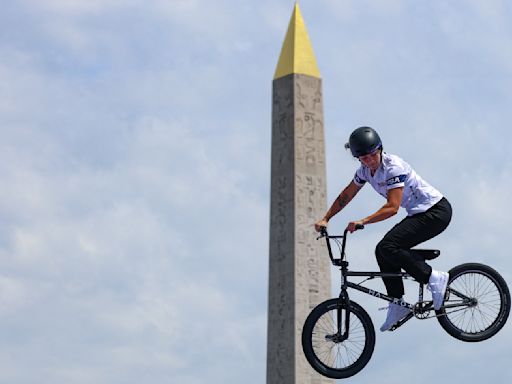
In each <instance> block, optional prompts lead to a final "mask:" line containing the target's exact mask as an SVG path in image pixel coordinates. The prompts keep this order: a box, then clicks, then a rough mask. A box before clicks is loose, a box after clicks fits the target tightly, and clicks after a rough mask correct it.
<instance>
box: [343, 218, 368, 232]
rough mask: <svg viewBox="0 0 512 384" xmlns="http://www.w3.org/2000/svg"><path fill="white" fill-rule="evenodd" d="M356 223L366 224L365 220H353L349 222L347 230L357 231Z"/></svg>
mask: <svg viewBox="0 0 512 384" xmlns="http://www.w3.org/2000/svg"><path fill="white" fill-rule="evenodd" d="M356 225H364V223H363V220H358V221H351V222H350V223H348V225H347V231H349V232H350V233H352V232H354V231H357V229H356Z"/></svg>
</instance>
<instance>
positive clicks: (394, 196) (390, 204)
mask: <svg viewBox="0 0 512 384" xmlns="http://www.w3.org/2000/svg"><path fill="white" fill-rule="evenodd" d="M403 193H404V187H398V188H393V189H389V190H388V193H387V201H386V204H384V205H383V206H382V207H381V208H380V209H379V210H378V211H377V212H375V213H374V214H373V215H370V216H368V217H365V218H364V219H363V220H361V224H363V225H365V224H371V223H377V222H379V221H382V220H386V219H388V218H390V217H391V216H394V215H396V214H397V213H398V209H399V208H400V202H401V201H402V195H403Z"/></svg>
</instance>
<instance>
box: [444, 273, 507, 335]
mask: <svg viewBox="0 0 512 384" xmlns="http://www.w3.org/2000/svg"><path fill="white" fill-rule="evenodd" d="M449 273H450V279H449V281H448V287H447V289H446V296H445V301H444V305H443V306H442V307H441V309H440V310H439V311H437V312H436V313H437V315H438V318H437V319H438V321H439V323H440V324H441V326H442V327H443V329H444V330H445V331H446V332H448V333H449V334H450V335H452V336H453V337H455V338H456V339H459V340H462V341H469V342H475V341H483V340H486V339H488V338H490V337H492V336H494V335H495V334H496V333H498V332H499V331H500V329H501V328H503V326H504V325H505V323H506V321H507V318H508V315H509V313H510V293H509V290H508V287H507V283H506V282H505V280H504V279H503V277H501V275H500V274H499V273H498V272H497V271H495V270H494V269H492V268H491V267H489V266H487V265H484V264H478V263H467V264H461V265H458V266H456V267H454V268H452V269H451V270H450V272H449ZM440 315H441V316H440Z"/></svg>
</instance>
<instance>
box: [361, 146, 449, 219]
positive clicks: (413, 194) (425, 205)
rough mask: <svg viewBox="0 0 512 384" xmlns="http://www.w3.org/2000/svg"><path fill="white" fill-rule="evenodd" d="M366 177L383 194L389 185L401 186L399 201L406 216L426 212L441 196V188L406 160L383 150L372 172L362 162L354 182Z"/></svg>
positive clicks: (365, 179) (363, 179)
mask: <svg viewBox="0 0 512 384" xmlns="http://www.w3.org/2000/svg"><path fill="white" fill-rule="evenodd" d="M367 181H368V182H369V183H370V184H371V185H372V187H373V188H374V189H375V190H376V191H377V192H378V193H379V194H381V195H382V196H384V197H385V198H387V192H388V191H389V190H390V189H393V188H399V187H403V188H404V190H403V195H402V201H401V203H400V205H401V206H402V207H403V208H405V209H406V210H407V214H408V215H409V216H412V215H415V214H417V213H421V212H425V211H426V210H428V209H429V208H430V207H432V206H433V205H435V204H436V203H438V202H439V201H440V200H441V199H442V198H443V195H442V194H441V192H439V191H438V190H437V189H435V188H434V187H432V186H431V185H430V184H428V183H427V182H426V181H425V180H423V179H422V178H421V177H420V176H419V175H418V174H417V173H416V172H415V171H414V169H412V168H411V166H410V165H409V164H407V163H406V162H405V161H403V160H402V159H401V158H400V157H398V156H395V155H392V154H389V153H385V152H382V162H381V165H380V166H379V168H378V169H377V170H376V171H375V174H374V175H373V176H372V175H371V171H370V169H369V168H368V167H365V166H364V165H362V164H361V167H359V169H358V170H357V171H356V174H355V176H354V183H355V184H356V185H358V186H359V187H362V186H363V185H364V184H365V183H366V182H367Z"/></svg>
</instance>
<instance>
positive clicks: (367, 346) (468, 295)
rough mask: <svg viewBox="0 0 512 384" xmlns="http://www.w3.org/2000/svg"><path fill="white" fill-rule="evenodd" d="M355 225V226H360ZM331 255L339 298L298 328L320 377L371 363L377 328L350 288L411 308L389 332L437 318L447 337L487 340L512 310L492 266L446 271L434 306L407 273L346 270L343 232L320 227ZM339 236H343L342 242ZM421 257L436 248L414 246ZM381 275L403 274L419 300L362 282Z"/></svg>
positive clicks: (317, 309)
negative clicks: (439, 298) (337, 254)
mask: <svg viewBox="0 0 512 384" xmlns="http://www.w3.org/2000/svg"><path fill="white" fill-rule="evenodd" d="M363 228H364V226H362V225H359V226H358V227H356V229H363ZM321 238H325V239H326V243H327V250H328V252H329V257H330V259H331V262H332V264H333V265H334V266H337V267H339V268H340V271H341V290H340V294H339V297H338V298H333V299H330V300H326V301H324V302H322V303H320V304H319V305H317V306H316V307H315V308H314V309H313V310H312V311H311V313H310V314H309V316H308V317H307V318H306V321H305V323H304V327H303V329H302V349H303V351H304V354H305V356H306V359H307V361H308V362H309V364H310V365H311V366H312V367H313V368H314V369H315V370H316V371H317V372H319V373H320V374H321V375H323V376H326V377H330V378H333V379H343V378H347V377H350V376H353V375H355V374H356V373H358V372H359V371H361V370H362V369H363V368H364V367H365V366H366V364H367V363H368V362H369V361H370V359H371V357H372V354H373V350H374V347H375V329H374V326H373V323H372V320H371V318H370V316H369V315H368V313H367V312H366V311H365V310H364V309H363V307H361V306H360V305H359V304H357V303H356V302H354V301H352V300H350V298H349V295H348V292H347V290H348V288H352V289H355V290H357V291H360V292H363V293H366V294H368V295H371V296H373V297H376V298H379V299H382V300H386V301H388V302H395V303H397V304H400V305H403V306H405V307H407V308H409V309H410V312H409V313H408V314H407V316H405V317H404V318H403V319H402V320H400V321H399V322H398V323H396V324H395V325H394V326H393V327H392V328H391V329H390V330H391V331H394V330H396V329H397V328H399V327H401V326H402V325H403V324H404V323H406V322H407V321H409V320H410V319H412V318H413V317H415V318H417V319H422V320H424V319H429V318H436V319H437V320H438V322H439V324H440V325H441V327H442V328H443V329H444V330H445V331H446V332H448V333H449V334H450V335H451V336H453V337H455V338H456V339H458V340H462V341H467V342H478V341H483V340H486V339H488V338H490V337H492V336H494V335H495V334H496V333H498V332H499V331H500V330H501V329H502V328H503V326H504V325H505V322H506V321H507V318H508V315H509V312H510V293H509V289H508V287H507V284H506V282H505V280H504V279H503V277H501V275H500V274H499V273H498V272H497V271H496V270H494V269H493V268H491V267H489V266H487V265H484V264H479V263H465V264H461V265H457V266H456V267H453V268H452V269H450V271H449V275H450V277H449V280H448V286H447V288H446V294H445V300H444V304H443V305H442V307H441V308H440V309H439V310H437V311H436V310H434V306H433V302H432V300H425V299H424V297H423V294H424V284H422V283H420V282H418V281H416V280H415V279H414V278H412V277H411V276H410V275H409V274H407V273H406V272H400V273H383V272H355V271H350V270H349V269H348V265H349V264H348V262H347V261H346V256H345V247H346V243H347V230H345V232H344V234H343V236H330V235H329V234H328V233H327V230H326V229H322V231H321V232H320V236H319V237H318V238H317V240H318V239H321ZM340 239H341V240H342V241H341V242H340ZM331 240H333V241H335V243H336V244H337V245H338V248H339V250H340V258H334V257H333V252H332V248H331ZM411 251H412V252H416V253H417V254H419V255H421V256H422V257H423V258H424V259H425V260H432V259H434V258H436V257H437V256H439V254H440V251H439V250H434V249H412V250H411ZM349 277H366V279H365V280H363V281H362V282H360V283H357V284H356V283H353V282H350V281H348V279H347V278H349ZM382 277H401V278H402V279H410V280H414V281H416V282H417V283H418V284H419V296H418V301H417V302H416V303H414V304H412V303H407V302H398V300H397V299H395V298H393V297H390V296H388V295H386V294H384V293H381V292H378V291H375V290H372V289H369V288H368V287H365V286H363V285H362V284H363V283H364V282H366V281H368V280H371V279H375V278H382Z"/></svg>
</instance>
